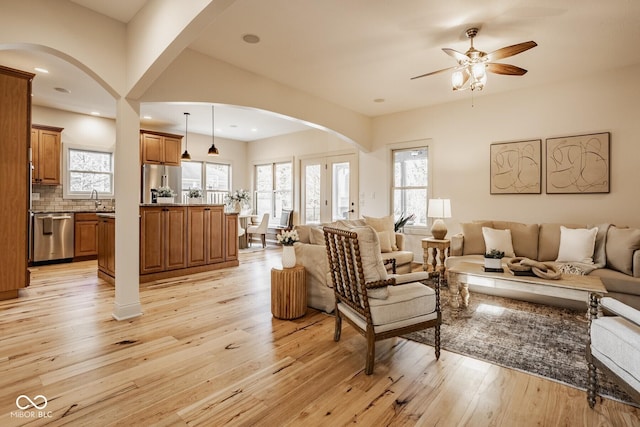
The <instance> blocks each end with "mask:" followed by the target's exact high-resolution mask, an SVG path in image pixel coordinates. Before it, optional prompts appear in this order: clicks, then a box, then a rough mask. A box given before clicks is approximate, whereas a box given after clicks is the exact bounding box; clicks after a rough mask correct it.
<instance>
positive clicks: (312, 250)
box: [294, 218, 413, 313]
mask: <svg viewBox="0 0 640 427" xmlns="http://www.w3.org/2000/svg"><path fill="white" fill-rule="evenodd" d="M377 220H380V219H376V218H367V219H356V220H349V221H336V222H335V223H330V224H321V225H296V226H295V227H294V229H295V230H296V231H297V232H298V236H299V237H300V240H299V241H298V242H297V243H295V244H294V248H295V251H296V262H297V263H298V264H301V265H303V266H304V267H305V271H306V282H307V305H308V306H309V307H313V308H315V309H318V310H322V311H325V312H327V313H331V312H333V310H334V309H335V296H334V294H333V283H332V282H331V276H330V275H329V264H328V261H327V249H326V248H325V244H324V233H323V231H322V227H323V226H325V225H328V226H333V227H337V228H345V226H346V225H348V224H351V225H354V226H362V225H372V224H373V225H372V227H373V228H374V229H376V231H378V237H379V238H380V237H381V236H382V239H380V240H385V238H386V236H384V233H385V232H384V231H379V230H381V229H383V228H387V230H388V223H387V224H386V225H382V224H381V223H380V221H377ZM391 225H392V226H393V221H392V222H391ZM381 233H382V234H381ZM389 235H391V236H392V237H393V239H394V241H393V242H392V245H391V248H386V249H383V250H384V251H383V252H382V259H383V260H390V259H392V258H393V259H395V262H396V272H397V273H398V274H404V273H409V272H411V263H412V261H413V252H410V251H405V250H404V235H403V234H401V233H395V232H393V228H391V232H390V233H389ZM381 246H385V245H384V244H383V245H381ZM387 249H390V250H387ZM387 267H388V269H391V264H390V263H389V264H387Z"/></svg>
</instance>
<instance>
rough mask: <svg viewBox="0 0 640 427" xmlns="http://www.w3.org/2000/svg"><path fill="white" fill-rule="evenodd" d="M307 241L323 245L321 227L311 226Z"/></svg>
mask: <svg viewBox="0 0 640 427" xmlns="http://www.w3.org/2000/svg"><path fill="white" fill-rule="evenodd" d="M309 243H311V244H312V245H324V231H322V228H321V227H319V226H318V227H311V228H310V229H309Z"/></svg>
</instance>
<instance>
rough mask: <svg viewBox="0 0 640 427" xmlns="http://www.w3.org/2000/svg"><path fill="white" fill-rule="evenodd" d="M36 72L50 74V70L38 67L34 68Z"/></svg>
mask: <svg viewBox="0 0 640 427" xmlns="http://www.w3.org/2000/svg"><path fill="white" fill-rule="evenodd" d="M34 70H36V71H37V72H39V73H45V74H49V70H47V69H46V68H40V67H36V68H34Z"/></svg>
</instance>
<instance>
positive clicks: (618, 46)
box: [0, 0, 640, 140]
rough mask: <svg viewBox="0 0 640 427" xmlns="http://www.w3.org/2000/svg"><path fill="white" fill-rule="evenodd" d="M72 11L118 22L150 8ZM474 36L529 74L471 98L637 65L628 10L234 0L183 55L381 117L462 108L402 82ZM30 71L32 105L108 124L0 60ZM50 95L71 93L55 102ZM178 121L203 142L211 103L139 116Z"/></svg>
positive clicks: (631, 8)
mask: <svg viewBox="0 0 640 427" xmlns="http://www.w3.org/2000/svg"><path fill="white" fill-rule="evenodd" d="M71 1H73V2H74V3H77V4H79V5H81V6H84V7H87V8H89V9H92V10H94V11H96V12H99V13H102V14H105V15H107V16H109V17H111V18H113V19H116V20H118V21H121V22H124V23H126V22H128V21H129V20H131V19H132V18H133V16H135V14H136V13H137V11H138V10H139V9H140V8H141V7H143V6H144V4H145V3H146V2H147V0H110V1H108V2H105V1H102V0H71ZM471 26H477V27H479V28H480V32H479V34H478V36H477V37H476V39H475V47H476V48H477V49H479V50H482V51H485V52H487V53H488V52H491V51H493V50H496V49H498V48H501V47H503V46H507V45H512V44H516V43H520V42H524V41H528V40H534V41H536V42H537V43H538V46H537V47H536V48H533V49H531V50H529V51H527V52H524V53H521V54H519V55H516V56H513V57H510V58H505V59H503V60H501V61H499V62H502V63H508V64H513V65H517V66H519V67H522V68H525V69H527V70H529V72H528V73H527V74H526V75H524V76H522V77H514V76H500V75H495V74H489V76H488V82H487V85H486V87H485V89H484V90H483V91H482V92H480V93H476V94H475V96H476V97H477V96H483V95H486V94H491V93H497V92H504V91H509V90H515V89H519V88H524V87H534V86H538V85H543V84H548V83H551V82H560V81H563V80H569V79H572V78H576V77H579V76H583V75H588V74H591V73H595V72H601V71H605V70H609V69H616V68H621V67H625V66H629V65H632V64H637V63H640V49H638V48H637V46H636V44H637V42H638V40H640V1H637V0H609V1H607V2H604V1H602V0H581V1H576V0H563V1H558V0H555V1H554V0H533V1H514V0H483V1H475V2H471V1H468V0H448V1H446V2H445V1H442V0H403V1H401V2H391V1H388V0H350V1H348V2H345V1H343V0H323V1H317V0H296V1H291V0H237V1H236V2H234V3H233V4H232V5H231V6H230V7H229V8H228V9H227V10H225V12H224V14H223V15H222V16H221V17H220V19H217V20H216V21H215V22H213V23H212V24H211V25H210V27H209V28H207V29H206V31H204V33H203V34H202V35H201V37H200V38H199V39H198V40H196V41H195V42H194V43H193V44H192V45H191V46H190V48H191V49H194V50H197V51H199V52H201V53H204V54H207V55H210V56H213V57H215V58H218V59H220V60H222V61H225V62H228V63H231V64H233V65H235V66H237V67H240V68H243V69H246V70H249V71H251V72H253V73H256V74H259V75H263V76H265V77H267V78H270V79H272V80H275V81H278V82H281V83H283V84H286V85H289V86H292V87H294V88H297V89H299V90H302V91H304V92H307V93H310V94H313V95H316V96H318V97H320V98H323V99H326V100H328V101H330V102H333V103H336V104H338V105H342V106H344V107H346V108H348V109H351V110H354V111H357V112H359V113H361V114H364V115H368V116H378V115H383V114H389V113H394V112H399V111H406V110H410V109H414V108H419V107H422V106H429V105H435V104H439V103H444V102H452V101H456V100H460V99H465V98H469V97H470V94H469V93H468V92H453V91H452V90H451V88H450V73H441V74H438V75H435V76H430V77H425V78H422V79H418V80H410V77H413V76H415V75H419V74H424V73H426V72H430V71H435V70H438V69H442V68H446V67H450V66H452V65H455V61H454V60H453V59H452V58H451V57H449V56H448V55H446V54H445V53H444V52H442V50H441V48H443V47H449V48H453V49H455V50H458V51H460V52H465V51H466V50H467V48H468V47H469V41H468V39H467V38H466V37H465V35H464V32H465V30H466V29H467V28H469V27H471ZM245 34H256V35H258V36H259V37H260V39H261V41H260V43H258V44H247V43H245V42H244V41H243V40H242V36H243V35H245ZM21 61H22V62H21ZM38 61H42V62H43V63H44V65H45V66H47V67H51V68H52V69H53V70H56V71H55V72H53V70H52V72H51V73H50V74H49V75H48V76H43V75H38V77H37V78H36V79H35V80H34V103H35V104H40V105H46V106H52V107H56V108H61V109H67V110H70V111H77V112H83V113H88V112H89V110H94V109H97V110H100V111H101V112H103V114H104V115H106V116H109V117H113V115H114V110H115V105H114V102H113V99H112V98H111V97H110V96H109V95H108V94H106V92H104V91H103V90H102V89H101V88H99V87H98V86H97V84H96V83H95V82H93V81H91V80H90V79H89V78H88V76H86V75H84V74H83V73H81V72H79V71H78V70H77V69H75V67H73V66H71V65H69V64H67V63H65V62H64V61H60V60H57V59H55V58H53V57H50V56H48V55H46V54H43V53H26V52H15V51H14V52H11V51H0V63H3V64H4V65H8V66H15V67H16V68H22V69H29V68H28V67H31V68H33V66H36V64H37V63H38ZM58 86H62V87H66V88H68V89H70V90H71V94H61V93H58V92H56V91H54V90H53V87H58ZM376 100H378V102H376ZM380 100H384V101H382V102H380ZM184 111H188V112H190V113H191V116H190V118H189V129H190V131H191V130H193V131H195V132H199V133H204V134H210V132H211V104H200V105H193V104H190V105H176V104H155V105H148V104H143V105H142V106H141V115H143V116H144V115H151V116H152V117H153V120H152V121H151V122H148V123H149V124H163V125H166V126H168V127H169V128H175V129H176V130H180V129H184V116H183V114H182V113H183V112H184ZM142 122H143V124H144V123H145V119H142ZM232 125H235V126H236V127H231V126H232ZM216 128H220V132H218V131H216V136H221V137H228V138H233V139H239V140H254V139H260V138H264V137H267V136H272V135H277V134H280V133H289V132H295V131H297V130H301V129H305V128H306V127H305V125H304V124H301V123H298V122H295V121H292V120H287V119H283V118H282V117H280V116H272V115H268V114H265V113H264V112H259V111H255V110H250V109H246V108H238V107H229V106H217V107H216ZM252 129H256V130H255V131H252Z"/></svg>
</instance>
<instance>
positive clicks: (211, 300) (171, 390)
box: [0, 248, 640, 426]
mask: <svg viewBox="0 0 640 427" xmlns="http://www.w3.org/2000/svg"><path fill="white" fill-rule="evenodd" d="M240 262H241V265H240V267H235V268H227V269H223V270H219V271H215V272H209V273H200V274H194V275H190V276H187V277H182V278H176V279H170V280H162V281H157V282H151V283H148V284H144V285H143V286H142V287H141V292H140V297H141V303H142V307H143V310H144V315H142V316H141V317H138V318H135V319H131V320H128V321H121V322H118V321H116V320H114V319H113V318H112V317H111V313H112V310H113V299H114V289H113V287H112V286H111V285H108V284H106V282H103V281H102V280H100V279H98V278H97V276H96V263H95V261H84V262H78V263H73V264H60V265H53V266H46V267H37V268H33V269H32V285H31V286H30V287H29V288H27V289H25V290H22V291H21V292H20V298H19V299H15V300H10V301H3V302H0V426H19V425H34V426H37V425H70V426H112V425H113V426H152V425H153V426H187V425H189V426H220V425H258V426H283V425H287V426H320V425H322V426H342V425H347V424H357V425H363V426H381V425H390V426H405V425H408V426H413V425H420V426H459V425H467V426H634V425H635V426H637V425H640V410H638V409H637V408H634V407H632V406H628V405H624V404H621V403H618V402H615V401H611V400H607V399H604V400H602V401H599V402H598V404H597V406H596V409H595V410H591V409H589V407H588V405H587V399H586V394H585V392H584V391H580V390H576V389H573V388H571V387H567V386H564V385H561V384H558V383H555V382H551V381H548V380H545V379H541V378H537V377H534V376H531V375H527V374H524V373H520V372H517V371H513V370H510V369H505V368H500V367H497V366H493V365H490V364H488V363H485V362H482V361H477V360H474V359H471V358H468V357H463V356H460V355H457V354H454V353H450V352H447V351H443V353H442V355H441V358H440V361H436V360H435V356H434V350H433V348H432V347H429V346H425V345H422V344H418V343H415V342H412V341H407V340H404V339H401V338H394V339H390V340H386V341H382V342H380V343H378V345H377V348H376V350H377V351H376V365H375V371H374V374H373V375H372V376H366V375H364V372H363V369H364V354H365V340H364V339H363V338H362V337H361V336H360V335H358V334H356V333H355V332H354V331H353V329H351V328H350V327H349V326H348V325H346V324H344V325H343V333H342V339H341V341H340V342H339V343H335V342H334V341H333V327H334V321H333V317H332V316H329V315H327V314H324V313H321V312H318V311H315V310H311V309H310V310H308V312H307V314H306V316H304V317H303V318H301V319H297V320H293V321H284V320H277V319H274V318H273V317H272V316H271V313H270V283H269V282H270V269H271V267H273V266H276V265H279V263H280V249H279V248H268V249H267V250H260V251H252V252H250V253H241V254H240ZM445 309H446V308H445ZM585 375H586V373H585ZM21 395H25V396H28V397H30V398H31V399H32V400H33V401H34V402H35V403H36V404H38V405H39V406H42V405H41V404H42V402H43V399H42V398H36V396H38V395H41V396H44V397H45V398H46V399H47V400H48V403H47V406H46V408H44V409H42V410H39V409H36V408H28V409H26V410H19V409H18V408H17V407H16V403H17V402H16V400H17V399H18V397H19V396H21ZM18 400H19V402H18V403H20V404H21V405H24V404H25V403H26V400H25V399H24V398H20V399H18Z"/></svg>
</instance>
